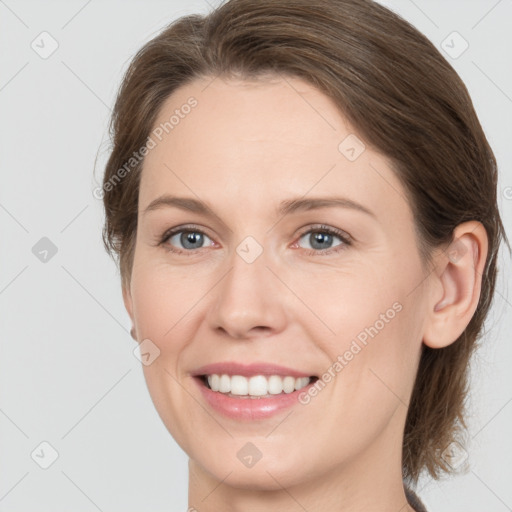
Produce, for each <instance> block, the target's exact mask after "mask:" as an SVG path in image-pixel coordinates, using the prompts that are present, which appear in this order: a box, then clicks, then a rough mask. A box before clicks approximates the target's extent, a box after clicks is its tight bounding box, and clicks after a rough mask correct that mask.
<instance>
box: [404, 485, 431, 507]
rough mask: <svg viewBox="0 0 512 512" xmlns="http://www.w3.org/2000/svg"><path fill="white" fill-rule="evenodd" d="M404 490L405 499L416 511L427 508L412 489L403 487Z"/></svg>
mask: <svg viewBox="0 0 512 512" xmlns="http://www.w3.org/2000/svg"><path fill="white" fill-rule="evenodd" d="M404 490H405V497H406V498H407V501H408V502H409V505H410V506H411V507H412V508H413V509H414V510H415V511H416V512H427V509H426V508H425V505H423V503H422V502H421V500H420V499H419V498H418V496H416V494H415V492H414V491H413V490H412V489H409V488H407V487H404Z"/></svg>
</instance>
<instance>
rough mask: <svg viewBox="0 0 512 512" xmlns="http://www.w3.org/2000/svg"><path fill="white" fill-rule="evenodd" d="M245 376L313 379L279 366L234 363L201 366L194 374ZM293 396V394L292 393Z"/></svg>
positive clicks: (307, 374) (309, 375) (302, 373)
mask: <svg viewBox="0 0 512 512" xmlns="http://www.w3.org/2000/svg"><path fill="white" fill-rule="evenodd" d="M214 373H216V374H217V375H222V374H227V375H243V376H244V377H252V376H253V375H267V376H269V375H280V376H282V377H286V376H287V375H289V376H291V377H295V378H297V377H311V376H312V375H313V374H311V373H304V372H300V371H298V370H294V369H293V368H287V367H285V366H279V365H275V364H271V363H253V364H241V363H235V362H234V361H227V362H223V363H214V364H208V365H206V366H201V368H198V369H197V370H194V371H193V372H192V375H193V376H196V377H197V376H199V375H212V374H214ZM290 394H293V393H290Z"/></svg>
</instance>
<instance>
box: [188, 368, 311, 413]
mask: <svg viewBox="0 0 512 512" xmlns="http://www.w3.org/2000/svg"><path fill="white" fill-rule="evenodd" d="M194 380H195V381H196V382H197V384H198V386H199V388H200V390H201V393H202V394H203V396H204V398H205V400H206V401H207V402H208V404H209V405H210V406H211V407H212V408H213V409H214V410H215V411H217V412H219V413H220V414H223V415H224V416H227V417H228V418H233V419H236V420H249V421H252V420H261V419H265V418H270V417H271V416H273V415H274V414H278V413H279V412H281V411H284V410H286V409H288V408H289V407H292V406H293V405H295V404H298V403H300V402H299V400H298V398H299V394H300V393H304V392H307V391H308V389H309V387H310V386H313V385H314V382H310V383H309V384H308V385H307V386H305V387H303V388H302V389H299V390H297V391H293V392H292V393H281V394H279V395H274V396H272V397H271V398H232V397H230V396H227V395H225V394H224V393H219V392H218V391H212V390H211V389H210V388H209V387H207V386H206V385H205V384H204V382H203V381H202V380H201V378H199V377H194Z"/></svg>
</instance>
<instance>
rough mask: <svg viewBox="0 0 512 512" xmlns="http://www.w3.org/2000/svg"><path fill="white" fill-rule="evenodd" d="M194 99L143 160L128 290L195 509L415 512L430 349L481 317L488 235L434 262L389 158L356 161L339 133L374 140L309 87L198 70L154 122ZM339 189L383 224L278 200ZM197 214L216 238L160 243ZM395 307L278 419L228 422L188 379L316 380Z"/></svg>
mask: <svg viewBox="0 0 512 512" xmlns="http://www.w3.org/2000/svg"><path fill="white" fill-rule="evenodd" d="M212 80H213V81H212ZM191 96H193V97H194V98H196V99H197V102H198V104H197V106H196V107H195V108H194V109H193V110H192V111H191V113H190V114H189V115H188V116H185V117H184V119H181V120H180V122H179V124H178V125H176V126H175V127H174V129H173V130H172V131H170V132H169V134H168V135H167V136H166V137H164V138H163V139H162V141H161V142H160V143H159V144H157V145H156V147H155V148H153V149H152V150H151V151H150V152H149V153H148V155H147V156H146V158H145V162H144V167H143V171H142V176H141V183H140V195H139V217H138V230H137V239H136V247H135V256H134V265H133V269H132V273H131V276H130V282H129V284H128V285H127V286H125V287H124V288H123V297H124V302H125V306H126V309H127V311H128V313H129V315H130V317H131V319H132V321H133V324H134V328H135V333H136V335H135V336H136V338H137V339H138V340H139V341H142V340H144V339H150V340H151V341H152V342H153V343H154V344H155V345H156V346H157V347H158V348H159V350H160V355H159V357H158V358H157V359H155V361H154V362H153V363H152V364H150V365H148V366H144V367H143V369H144V375H145V378H146V382H147V385H148V388H149V391H150V394H151V396H152V399H153V402H154V404H155V407H156V409H157V410H158V413H159V415H160V417H161V418H162V420H163V422H164V424H165V425H166V427H167V428H168V430H169V432H170V433H171V434H172V436H173V437H174V438H175V440H176V441H177V442H178V443H179V445H180V446H181V447H182V448H183V450H184V451H185V452H186V453H187V454H188V455H189V506H190V507H194V508H195V509H196V510H199V511H201V512H218V511H219V510H222V511H224V512H235V511H237V512H238V511H240V512H241V511H248V510H251V511H254V512H259V511H268V510H281V511H284V512H287V511H290V512H291V511H300V510H304V509H306V510H308V511H309V512H316V511H322V512H329V511H333V512H334V511H337V512H339V511H343V512H349V511H350V512H353V511H356V510H357V511H360V510H365V511H377V510H378V511H379V512H383V511H389V512H399V511H400V512H405V511H411V510H412V509H411V508H410V507H409V506H408V505H407V504H406V499H405V494H404V490H403V484H402V477H401V449H402V435H403V428H404V424H405V418H406V413H407V404H408V401H409V398H410V394H411V391H412V387H413V383H414V378H415V375H416V371H417V365H418V362H419V355H420V349H421V344H422V343H425V344H427V345H429V346H431V347H434V348H441V347H444V346H447V345H449V344H450V343H452V342H453V341H455V340H456V338H457V337H458V336H459V335H460V334H461V333H462V331H463V330H464V329H465V327H466V326H467V324H468V323H469V321H470V319H471V317H472V315H473V313H474V311H475V309H476V307H477V304H478V298H479V294H480V285H481V274H482V271H483V267H484V263H485V258H486V254H487V237H486V234H485V229H484V228H483V226H482V225H481V224H480V223H478V222H467V223H464V224H461V225H459V226H458V227H457V229H456V230H455V236H456V238H457V240H458V242H457V245H456V248H457V249H458V250H459V253H458V257H456V258H452V259H450V258H448V253H447V251H443V250H438V251H437V252H436V253H435V255H434V263H435V266H434V269H433V270H432V271H431V270H427V269H426V268H425V266H424V265H423V264H422V261H421V258H420V255H419V253H418V248H417V240H416V238H415V232H414V224H413V217H412V213H411V209H410V207H409V205H408V203H407V202H406V200H405V199H404V198H405V192H404V190H403V188H402V186H401V184H400V182H399V181H398V179H397V178H396V177H395V175H394V174H393V172H392V170H391V168H390V166H389V161H388V160H387V158H386V157H384V156H383V155H381V154H379V153H377V152H376V151H374V150H373V149H372V148H371V147H370V146H369V145H368V144H367V145H366V149H365V150H364V151H363V152H362V154H361V155H360V156H359V157H358V158H357V159H356V160H355V161H349V160H348V159H347V158H346V157H345V156H344V154H342V153H341V152H340V151H339V150H338V146H339V144H340V142H342V141H343V140H344V139H345V137H347V135H349V134H356V135H357V136H358V137H359V138H360V139H361V140H364V138H363V137H362V136H359V135H358V134H357V132H356V131H355V130H354V129H353V128H352V127H351V126H350V125H349V124H348V122H347V121H346V120H345V119H344V117H343V116H342V115H341V114H340V113H339V112H338V110H337V109H336V107H335V105H334V104H333V103H332V102H331V100H329V99H328V98H327V97H325V96H324V95H323V94H321V93H320V92H319V91H317V90H316V89H315V88H313V87H312V86H310V85H309V84H308V83H306V82H304V81H302V80H300V79H298V78H292V77H287V78H284V77H277V76H275V77H273V78H271V77H267V78H266V79H264V80H261V81H258V82H255V81H243V80H233V79H229V80H228V79H225V80H224V79H221V78H216V79H213V78H212V77H208V78H204V79H198V80H196V81H194V82H192V83H190V84H188V85H186V86H184V87H182V88H180V89H178V90H177V91H175V92H174V93H173V95H171V96H170V97H169V98H168V99H167V101H166V102H165V104H164V106H163V107H162V109H161V111H160V113H159V116H158V119H157V121H156V123H155V126H158V125H159V124H160V123H162V122H165V121H167V120H168V119H169V118H170V116H171V115H172V114H173V113H174V111H175V109H179V108H180V107H181V106H182V105H183V104H185V103H186V102H187V100H188V98H190V97H191ZM377 171H378V172H377ZM163 194H173V195H176V196H183V197H188V198H194V199H199V200H201V201H203V202H205V203H207V205H208V207H209V212H210V215H204V214H200V213H196V212H191V211H186V210H182V209H179V208H176V207H173V206H164V207H161V208H158V209H154V210H151V211H148V212H146V213H145V210H146V208H147V207H148V205H149V204H150V203H151V202H152V201H153V200H155V199H156V198H157V197H159V196H161V195H163ZM341 196H342V197H345V198H349V199H351V200H352V201H355V202H357V203H359V204H361V205H363V206H365V207H366V208H368V209H370V210H371V211H372V212H373V213H374V217H373V216H371V215H368V214H365V213H363V212H361V211H357V210H354V209H349V208H341V207H336V206H335V207H332V206H331V207H328V208H322V209H311V210H309V211H300V212H294V213H289V214H287V215H284V216H282V215H277V214H276V213H275V210H276V208H277V207H278V206H279V203H280V202H281V201H284V200H289V199H292V198H303V197H305V198H313V197H315V198H317V197H341ZM191 223H193V224H194V225H196V226H197V227H199V228H200V229H201V230H202V231H204V232H205V233H206V235H207V236H205V237H204V241H203V243H202V245H201V242H199V243H197V244H196V245H195V247H199V248H198V249H192V250H191V249H187V248H186V247H184V246H183V245H182V244H181V243H180V237H179V235H178V236H174V237H173V238H172V241H171V240H168V241H167V242H165V243H163V244H161V245H158V242H159V241H160V238H159V237H161V236H162V235H163V233H164V232H165V231H166V230H168V229H169V228H173V227H179V226H186V225H187V224H191ZM318 224H324V225H327V226H329V227H333V228H338V229H340V230H343V231H344V232H346V233H348V234H349V235H350V237H352V239H353V243H352V244H351V245H349V246H348V245H344V243H343V242H342V241H341V239H339V238H337V236H333V238H332V241H327V242H324V245H322V246H320V247H321V248H320V249H318V248H317V249H315V248H314V246H313V245H312V244H313V243H314V235H315V234H318V232H320V233H321V232H322V230H321V229H318ZM192 231H193V229H192ZM304 233H306V235H304ZM248 236H250V237H253V238H254V239H255V240H256V241H257V243H258V244H259V245H260V246H261V248H262V249H263V252H262V253H261V255H260V256H259V257H258V258H257V259H256V260H255V261H254V262H252V263H248V262H247V261H245V260H244V259H243V258H242V257H240V256H239V255H238V254H237V252H236V249H237V247H238V246H239V244H240V243H241V242H242V241H243V240H244V239H245V238H246V237H248ZM312 238H313V241H312ZM310 244H311V245H310ZM169 247H174V248H175V249H176V250H180V249H181V250H182V251H183V253H182V254H178V253H173V252H170V251H169V250H168V248H169ZM316 247H318V246H316ZM322 247H324V248H323V249H322ZM340 249H341V250H340ZM329 250H331V252H330V253H328V254H326V253H327V252H328V251H329ZM186 251H188V253H187V252H186ZM315 251H316V254H309V253H310V252H315ZM322 252H323V253H324V254H322ZM394 303H399V304H400V305H401V310H400V312H398V313H396V315H395V316H394V318H393V319H392V320H389V321H388V322H387V323H386V324H385V326H384V328H382V329H381V330H379V332H378V334H377V335H376V336H375V337H373V338H369V341H368V343H367V345H366V346H365V347H364V348H363V349H362V350H361V351H360V352H359V353H358V354H357V355H356V356H354V358H353V359H352V360H351V361H350V362H349V363H348V364H347V365H346V366H345V367H344V368H343V370H342V371H340V372H338V373H336V376H335V378H333V379H332V380H331V382H329V383H328V384H327V385H326V386H325V388H324V389H323V390H322V391H321V392H319V393H318V395H317V396H316V397H314V398H313V399H311V401H310V403H309V404H307V405H301V404H297V405H295V406H293V408H292V409H287V410H286V411H284V412H283V413H279V414H278V415H275V416H273V417H272V418H270V419H266V420H258V421H252V422H250V421H249V422H248V421H237V420H234V419H228V418H225V417H223V416H220V415H219V414H218V413H216V412H215V411H214V410H212V409H210V408H209V406H208V404H206V403H205V402H204V400H203V398H202V395H201V393H200V390H199V389H198V387H197V385H196V383H195V382H194V381H193V379H192V376H191V372H193V371H194V370H195V369H197V368H198V367H200V366H202V365H204V364H208V363H213V362H219V361H240V362H244V363H248V362H261V361H264V362H273V363H275V364H282V365H285V366H289V367H292V368H296V369H298V370H302V371H306V372H307V373H309V374H311V375H322V374H323V373H324V372H326V371H327V370H328V368H329V367H332V365H333V362H334V361H336V359H337V357H338V355H340V354H341V355H343V354H344V353H345V351H346V350H347V349H348V348H349V347H350V344H351V343H352V341H353V340H354V339H355V338H356V337H357V335H358V334H359V333H361V331H363V330H364V329H365V328H367V327H369V326H373V325H374V324H375V322H376V321H377V320H378V319H379V318H380V315H381V314H383V313H385V312H386V311H387V310H388V309H389V308H391V307H392V305H393V304H394ZM290 411H292V413H291V414H290ZM247 442H251V443H253V444H254V445H255V446H257V448H258V449H259V450H260V452H261V453H262V458H261V460H260V461H259V462H258V463H257V464H256V465H254V466H253V467H252V468H247V467H245V466H244V465H243V464H242V463H241V462H240V460H239V459H238V458H237V452H238V450H240V448H241V447H243V446H244V445H245V444H246V443H247Z"/></svg>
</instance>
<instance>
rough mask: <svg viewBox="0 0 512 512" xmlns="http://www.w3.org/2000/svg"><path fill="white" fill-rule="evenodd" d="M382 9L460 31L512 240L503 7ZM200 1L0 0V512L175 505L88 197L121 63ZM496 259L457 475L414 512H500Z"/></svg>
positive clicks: (509, 82)
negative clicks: (424, 511) (463, 470)
mask: <svg viewBox="0 0 512 512" xmlns="http://www.w3.org/2000/svg"><path fill="white" fill-rule="evenodd" d="M209 1H210V3H213V0H209ZM255 1H256V0H255ZM383 3H385V4H386V5H388V6H389V7H391V8H392V9H394V10H396V11H397V12H398V13H400V14H401V15H402V16H403V17H405V18H406V19H407V20H409V21H410V22H411V23H412V24H413V25H415V26H416V27H417V28H418V29H419V30H420V31H422V32H423V33H424V34H426V35H427V36H428V37H429V38H430V39H431V40H432V41H433V43H434V44H435V45H436V46H437V47H438V48H441V45H442V42H443V41H445V40H446V41H447V43H445V44H449V45H450V46H453V50H452V52H454V51H457V50H460V49H461V48H462V47H461V46H460V45H461V44H462V40H460V39H453V37H455V38H457V36H450V38H449V39H446V38H447V36H449V35H450V34H451V33H452V32H453V31H457V32H458V33H459V34H460V35H461V36H462V37H463V38H464V39H465V40H466V41H467V42H468V43H469V48H468V49H467V50H466V51H465V52H464V53H463V54H462V55H460V56H459V57H458V58H452V57H450V56H448V55H447V59H448V60H449V61H450V62H451V63H452V64H453V66H454V67H455V69H456V70H457V71H458V73H459V74H460V75H461V77H462V79H463V80H464V81H465V83H466V84H467V86H468V88H469V91H470V94H471V96H472V98H473V101H474V104H475V107H476V110H477V112H478V114H479V117H480V120H481V123H482V125H483V127H484V130H485V132H486V134H487V136H488V138H489V141H490V143H491V145H492V147H493V149H494V151H495V154H496V157H497V159H498V162H499V165H500V172H501V176H500V184H499V203H500V208H501V211H502V214H503V217H504V221H505V223H506V225H507V226H508V234H509V236H511V237H512V233H511V231H510V226H511V225H512V222H511V218H512V171H511V163H512V149H511V146H512V144H511V141H512V129H511V123H510V117H511V115H512V71H511V64H512V59H511V49H512V34H511V29H510V26H511V21H512V1H511V0H501V1H495V0H492V1H491V0H489V1H487V0H478V1H476V0H473V1H468V0H464V1H463V0H460V1H454V0H450V1H446V0H445V1H441V0H438V1H432V0H428V1H427V0H416V1H415V2H413V1H411V0H396V1H386V2H383ZM209 8H210V7H209V4H208V3H207V2H206V1H203V0H195V1H187V0H179V1H178V0H167V1H152V2H147V1H146V2H143V1H142V0H138V1H124V2H121V1H100V0H92V1H91V0H90V1H84V0H72V1H67V2H64V1H55V0H53V1H46V2H38V1H22V0H17V1H15V0H0V44H1V48H2V51H1V56H0V70H1V72H0V109H1V110H0V112H1V116H0V123H1V128H2V137H1V138H0V145H1V146H0V162H1V172H2V187H1V189H0V222H1V229H2V231H1V232H2V237H1V242H0V256H1V260H0V261H1V267H0V269H1V270H0V311H1V313H0V321H1V324H0V325H1V345H0V347H1V348H0V350H1V353H0V450H1V451H0V512H7V511H9V512H14V511H24V512H26V511H28V510H30V511H33V512H47V511H48V512H49V511H51V512H61V511H68V510H74V511H75V512H81V511H83V512H89V511H90V512H94V511H95V510H100V511H104V512H111V511H123V512H131V511H139V512H140V511H142V510H143V511H149V510H151V511H152V512H159V511H164V510H166V511H175V510H185V509H186V507H187V458H186V456H185V455H184V454H183V453H182V451H181V449H180V448H179V447H178V446H177V445H176V444H175V442H174V441H173V439H172V438H171V436H170V434H169V433H168V432H167V430H166V429H165V427H164V426H163V424H162V423H161V421H160V418H159V417H158V415H157V413H156V411H155V410H154V407H153V404H152V402H151V399H150V396H149V394H148V392H147V389H146V385H145V382H144V379H143V374H142V370H141V366H140V363H139V361H138V360H137V359H136V358H135V357H134V355H133V353H132V351H133V350H134V349H135V347H136V344H135V343H134V341H133V340H132V339H131V338H130V336H129V333H128V331H129V327H130V324H129V321H128V317H127V314H126V313H125V311H124V308H123V304H122V299H121V292H120V285H119V280H118V274H117V270H116V268H115V266H114V264H113V262H112V261H111V260H110V259H109V258H108V257H107V255H106V253H105V252H104V250H103V246H102V243H101V227H102V220H103V216H102V210H101V203H100V201H98V200H97V199H95V198H94V197H93V195H92V190H93V188H94V187H95V186H97V184H98V183H99V181H100V180H101V175H102V172H103V166H104V164H105V161H106V157H107V154H108V152H107V150H108V140H107V131H106V127H107V121H108V117H109V114H110V108H111V107H112V105H113V100H114V95H115V92H116V90H117V87H118V85H119V82H120V79H121V76H122V73H123V72H124V70H125V69H126V66H127V64H128V62H129V59H130V58H131V57H132V56H133V55H134V53H135V52H136V50H137V49H139V48H140V47H141V46H142V45H143V43H145V42H146V41H148V40H149V39H151V38H152V37H153V36H155V35H156V34H157V33H158V32H159V31H160V29H161V28H163V27H164V26H165V25H166V24H167V23H169V22H170V21H172V20H173V19H175V18H176V17H179V16H182V15H184V14H187V13H192V12H203V13H205V12H207V11H208V10H209ZM43 31H47V32H48V33H49V34H51V37H52V38H53V39H55V40H56V41H57V43H58V48H57V50H56V51H55V52H54V53H53V54H52V55H50V56H49V57H48V58H46V59H43V58H41V57H40V55H39V54H38V53H36V51H35V50H34V49H32V47H31V44H32V42H33V41H35V43H34V45H39V46H38V47H39V50H38V51H39V52H43V51H49V49H51V40H50V39H48V36H39V35H40V33H41V32H43ZM41 37H46V38H47V39H44V40H43V41H42V39H41ZM452 41H453V43H452ZM404 50H405V51H406V49H404ZM441 51H443V50H441ZM96 157H97V162H96V175H95V176H94V167H95V159H96ZM42 237H47V238H49V239H50V240H51V241H52V243H53V244H55V246H56V247H57V253H56V254H55V255H54V256H51V252H50V253H49V254H48V255H47V260H48V261H46V262H42V261H40V260H39V259H38V258H37V257H36V255H34V253H33V252H32V248H33V247H34V246H35V245H36V243H38V241H39V240H40V239H41V238H42ZM43 256H44V253H42V254H40V257H43ZM500 264H501V268H502V273H501V274H500V276H499V279H498V284H497V296H496V302H495V305H494V308H493V310H492V315H491V317H490V319H489V321H488V322H487V336H486V339H485V344H484V347H483V349H482V350H480V351H479V352H478V355H477V358H476V359H475V361H474V363H475V365H474V371H473V387H472V394H471V410H472V416H471V418H470V425H469V426H470V434H471V437H472V440H471V444H470V446H469V449H468V452H469V461H470V463H471V471H469V472H468V473H467V474H465V475H462V476H458V477H456V478H450V479H447V480H444V481H441V482H431V481H428V480H425V481H422V482H421V484H420V489H421V490H420V495H421V496H422V498H423V499H424V501H425V502H426V504H427V508H428V510H429V512H456V511H464V512H481V511H483V510H485V511H486V512H504V511H507V510H512V486H511V485H510V483H511V481H512V469H511V467H510V464H511V462H512V442H511V436H510V432H511V425H512V404H511V400H512V386H511V382H512V377H511V372H510V367H511V364H512V357H511V356H512V344H511V343H510V340H511V338H512V327H511V326H512V299H511V298H510V293H509V286H508V285H509V281H510V257H509V254H508V252H505V251H502V253H501V259H500ZM44 441H46V442H47V443H49V444H50V445H51V446H52V447H53V448H54V449H55V450H56V451H57V452H58V458H57V459H56V460H55V462H54V463H53V464H52V465H51V466H50V467H49V468H48V469H42V468H41V467H40V464H44V463H47V464H48V463H49V462H51V455H52V452H51V449H50V448H49V447H48V446H46V445H42V446H41V445H40V443H42V442H44ZM34 450H35V452H34ZM33 452H34V454H33V458H32V457H31V454H32V453H33Z"/></svg>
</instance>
